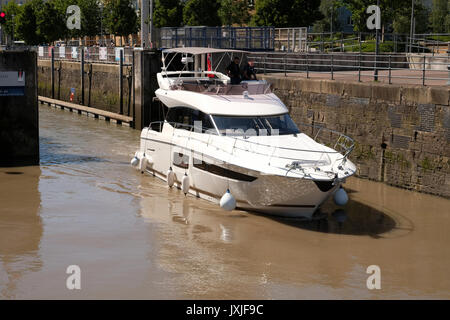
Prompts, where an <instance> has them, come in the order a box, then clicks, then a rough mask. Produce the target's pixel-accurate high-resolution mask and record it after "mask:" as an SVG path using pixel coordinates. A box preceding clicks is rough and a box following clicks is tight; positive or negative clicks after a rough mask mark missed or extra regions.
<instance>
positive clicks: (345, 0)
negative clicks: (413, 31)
mask: <svg viewBox="0 0 450 320" xmlns="http://www.w3.org/2000/svg"><path fill="white" fill-rule="evenodd" d="M416 2H418V1H416ZM341 3H342V5H344V6H346V7H347V8H348V9H349V10H350V11H351V12H352V20H353V23H354V29H355V31H370V30H368V29H367V26H366V22H367V18H368V17H369V14H367V13H366V10H367V7H368V6H370V5H373V4H374V1H373V0H341ZM415 8H417V9H415V10H414V11H415V15H416V16H417V17H416V28H421V29H426V28H427V23H421V19H422V17H423V16H426V15H427V14H428V13H427V11H426V8H425V7H424V6H423V5H422V4H420V3H416V4H415ZM380 9H381V24H382V26H384V27H386V26H389V25H393V26H394V28H395V27H396V28H397V29H398V30H402V31H405V29H406V25H407V23H406V21H409V23H408V25H409V24H410V23H411V21H410V19H411V18H410V15H411V0H396V1H391V0H380ZM407 33H409V29H408V32H407Z"/></svg>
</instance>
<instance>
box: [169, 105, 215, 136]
mask: <svg viewBox="0 0 450 320" xmlns="http://www.w3.org/2000/svg"><path fill="white" fill-rule="evenodd" d="M166 121H167V122H170V123H172V125H174V126H175V127H176V128H178V129H185V130H192V127H193V126H197V125H199V123H198V122H197V121H201V127H202V128H203V130H202V132H205V131H206V130H208V129H212V130H215V128H214V125H213V123H212V121H211V117H210V116H209V115H207V114H205V113H203V112H201V111H200V110H196V109H190V108H186V107H174V108H170V109H169V112H168V114H167V117H166Z"/></svg>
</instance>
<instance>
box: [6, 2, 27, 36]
mask: <svg viewBox="0 0 450 320" xmlns="http://www.w3.org/2000/svg"><path fill="white" fill-rule="evenodd" d="M2 10H3V11H4V12H5V14H6V23H5V24H4V25H3V26H2V29H3V30H4V32H5V33H6V34H9V35H13V34H12V33H13V30H14V38H16V34H17V17H18V15H19V14H20V12H21V11H22V7H21V6H19V5H18V4H17V3H16V2H14V1H9V2H8V4H7V5H6V6H4V7H3V8H2ZM13 16H14V18H13ZM15 29H16V30H15Z"/></svg>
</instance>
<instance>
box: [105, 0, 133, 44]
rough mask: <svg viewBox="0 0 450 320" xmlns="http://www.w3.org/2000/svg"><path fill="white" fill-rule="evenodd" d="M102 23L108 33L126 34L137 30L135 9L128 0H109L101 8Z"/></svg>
mask: <svg viewBox="0 0 450 320" xmlns="http://www.w3.org/2000/svg"><path fill="white" fill-rule="evenodd" d="M103 13H104V16H105V19H104V25H105V27H106V29H107V30H109V32H110V33H112V34H114V35H118V36H127V35H129V34H132V33H136V32H137V30H138V24H137V15H136V11H135V10H134V8H133V7H132V5H131V1H130V0H111V1H109V2H108V3H106V6H105V8H104V9H103Z"/></svg>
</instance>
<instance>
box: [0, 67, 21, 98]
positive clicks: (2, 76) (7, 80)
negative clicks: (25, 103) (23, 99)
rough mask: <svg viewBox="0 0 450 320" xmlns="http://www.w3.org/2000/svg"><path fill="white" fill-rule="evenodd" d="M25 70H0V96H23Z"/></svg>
mask: <svg viewBox="0 0 450 320" xmlns="http://www.w3.org/2000/svg"><path fill="white" fill-rule="evenodd" d="M24 94H25V71H22V70H19V71H0V96H23V95H24Z"/></svg>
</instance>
